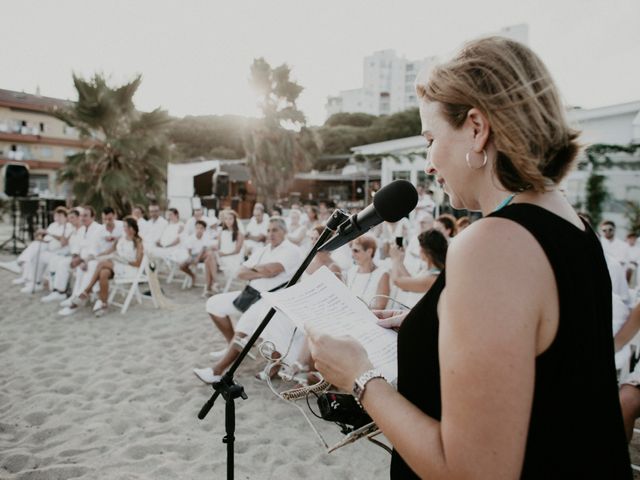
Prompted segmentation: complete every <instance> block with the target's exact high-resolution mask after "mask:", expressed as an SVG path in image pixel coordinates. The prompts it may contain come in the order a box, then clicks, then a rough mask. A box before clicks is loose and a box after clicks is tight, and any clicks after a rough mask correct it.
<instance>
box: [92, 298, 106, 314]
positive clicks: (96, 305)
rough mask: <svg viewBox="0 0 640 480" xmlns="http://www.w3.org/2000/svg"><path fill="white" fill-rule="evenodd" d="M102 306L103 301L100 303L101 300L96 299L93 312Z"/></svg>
mask: <svg viewBox="0 0 640 480" xmlns="http://www.w3.org/2000/svg"><path fill="white" fill-rule="evenodd" d="M102 307H104V303H102V300H100V299H98V300H96V303H94V304H93V312H97V311H98V310H100V309H101V308H102Z"/></svg>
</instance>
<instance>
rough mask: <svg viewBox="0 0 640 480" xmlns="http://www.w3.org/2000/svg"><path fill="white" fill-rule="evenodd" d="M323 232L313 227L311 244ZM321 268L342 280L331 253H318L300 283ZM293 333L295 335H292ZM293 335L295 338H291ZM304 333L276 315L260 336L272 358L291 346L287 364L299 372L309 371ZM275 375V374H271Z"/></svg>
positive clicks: (322, 228)
mask: <svg viewBox="0 0 640 480" xmlns="http://www.w3.org/2000/svg"><path fill="white" fill-rule="evenodd" d="M323 231H324V227H321V226H319V225H318V226H315V227H314V228H312V229H311V230H310V232H309V237H310V240H311V242H313V243H314V244H315V243H316V242H317V241H318V238H320V235H321V234H322V232H323ZM321 267H327V268H328V269H329V270H330V271H332V272H333V273H334V274H335V275H336V277H338V278H339V279H340V280H342V272H341V270H340V267H339V266H338V264H337V263H335V262H334V261H333V258H332V257H331V252H326V251H325V252H318V253H316V256H315V257H313V260H311V263H310V264H309V266H308V267H307V269H306V270H305V271H304V273H303V274H302V277H300V282H302V281H303V280H304V279H305V278H306V277H308V276H309V275H312V274H313V273H315V272H316V270H318V269H319V268H321ZM261 319H262V318H261ZM240 328H241V325H240V324H238V329H240ZM294 332H295V333H294ZM294 335H295V338H293V340H292V337H293V336H294ZM305 338H306V337H305V335H304V332H302V331H300V330H298V331H296V330H295V326H294V325H293V324H292V323H291V320H289V318H288V317H286V316H285V315H282V314H280V313H276V315H274V317H273V318H272V319H271V321H270V322H269V324H268V325H267V327H266V328H265V329H264V331H263V332H262V335H261V339H262V340H265V341H269V342H271V343H273V345H274V346H275V355H273V358H279V357H280V353H284V352H286V351H287V349H288V348H289V345H291V348H290V349H289V351H288V358H290V359H296V360H295V361H294V362H291V361H289V362H287V363H289V364H293V367H294V369H295V371H300V370H310V368H309V366H310V360H311V354H310V353H309V348H308V346H307V343H306V341H305ZM220 367H223V369H222V370H224V369H226V368H227V366H225V365H220ZM214 371H221V370H220V368H217V369H216V368H214ZM272 373H273V374H275V372H272Z"/></svg>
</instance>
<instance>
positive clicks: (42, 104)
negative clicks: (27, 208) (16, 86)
mask: <svg viewBox="0 0 640 480" xmlns="http://www.w3.org/2000/svg"><path fill="white" fill-rule="evenodd" d="M70 103H71V102H69V101H67V100H61V99H58V98H50V97H43V96H40V95H32V94H27V93H23V92H14V91H11V90H2V89H0V166H1V165H4V164H6V163H22V164H24V165H27V166H28V167H29V188H30V192H31V193H34V194H41V195H59V194H62V193H63V192H62V186H61V185H59V184H58V183H57V182H56V174H57V171H58V170H59V169H60V168H61V167H62V166H63V165H64V162H65V160H66V157H67V156H68V155H73V154H75V153H77V152H78V151H79V150H80V149H83V148H85V147H86V143H85V142H83V141H82V140H80V137H79V135H78V132H77V131H76V130H75V129H73V128H71V127H69V126H68V125H67V124H66V123H64V122H63V121H61V120H59V119H57V118H56V117H55V116H53V114H52V112H53V110H54V109H55V108H61V107H66V106H68V105H70Z"/></svg>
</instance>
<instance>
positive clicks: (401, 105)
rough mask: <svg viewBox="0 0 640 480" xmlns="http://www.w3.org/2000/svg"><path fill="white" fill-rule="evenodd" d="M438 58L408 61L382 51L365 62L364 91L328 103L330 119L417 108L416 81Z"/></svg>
mask: <svg viewBox="0 0 640 480" xmlns="http://www.w3.org/2000/svg"><path fill="white" fill-rule="evenodd" d="M436 60H437V59H436V57H428V58H424V59H421V60H407V59H406V58H404V57H399V56H398V55H396V52H395V51H394V50H381V51H379V52H374V53H373V54H372V55H369V56H367V57H365V58H364V61H363V64H362V85H363V86H362V88H355V89H352V90H343V91H342V92H340V94H339V95H337V96H333V97H329V98H328V99H327V104H326V106H325V107H326V110H327V117H329V116H331V115H333V114H334V113H340V112H351V113H355V112H362V113H369V114H371V115H388V114H391V113H395V112H401V111H403V110H406V109H408V108H412V107H417V106H418V100H417V97H416V93H415V86H414V84H415V79H416V75H417V74H418V72H420V71H421V70H424V69H428V68H430V67H431V66H433V65H434V64H435V62H436Z"/></svg>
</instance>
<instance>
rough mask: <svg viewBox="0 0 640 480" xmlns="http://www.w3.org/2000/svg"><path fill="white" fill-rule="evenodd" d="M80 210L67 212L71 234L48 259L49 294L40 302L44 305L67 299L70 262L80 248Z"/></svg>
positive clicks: (75, 209)
mask: <svg viewBox="0 0 640 480" xmlns="http://www.w3.org/2000/svg"><path fill="white" fill-rule="evenodd" d="M81 210H82V208H81V207H77V208H72V209H71V210H69V215H68V216H67V222H68V224H69V225H71V234H70V235H69V238H67V239H62V240H61V243H62V245H63V246H64V247H66V248H63V249H61V250H59V251H58V252H57V253H56V254H55V255H53V256H52V257H51V258H50V259H49V264H48V265H47V271H48V273H49V278H50V285H49V286H50V288H51V293H49V294H48V295H46V296H44V297H43V298H42V299H41V300H42V302H44V303H48V302H54V301H62V300H64V299H66V298H67V295H66V293H65V292H66V291H67V287H68V286H69V279H70V278H71V262H72V261H73V259H74V257H76V258H78V256H79V254H80V246H81V236H80V232H81V228H82V224H81V220H80V212H81Z"/></svg>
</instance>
